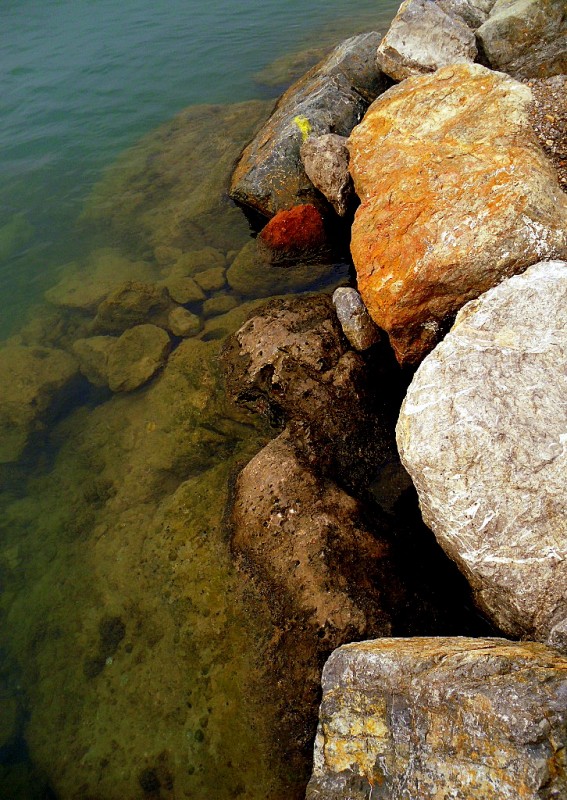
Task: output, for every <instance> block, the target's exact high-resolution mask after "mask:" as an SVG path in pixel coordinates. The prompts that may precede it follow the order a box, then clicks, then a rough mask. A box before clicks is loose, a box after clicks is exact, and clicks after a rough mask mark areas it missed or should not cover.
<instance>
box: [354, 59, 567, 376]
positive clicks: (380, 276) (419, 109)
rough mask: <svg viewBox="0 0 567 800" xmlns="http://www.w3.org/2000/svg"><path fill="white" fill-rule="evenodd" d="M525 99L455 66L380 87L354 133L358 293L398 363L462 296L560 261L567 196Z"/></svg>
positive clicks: (566, 234)
mask: <svg viewBox="0 0 567 800" xmlns="http://www.w3.org/2000/svg"><path fill="white" fill-rule="evenodd" d="M531 99H532V96H531V92H530V90H529V89H528V87H527V86H524V85H522V84H520V83H518V82H516V81H514V80H513V79H512V78H509V77H508V76H506V75H502V74H500V73H496V72H492V71H491V70H488V69H486V68H485V67H482V66H480V65H478V64H454V65H452V66H449V67H444V68H442V69H440V70H438V71H437V72H436V73H434V74H433V75H424V76H420V77H416V78H408V79H407V80H406V81H404V82H403V83H402V84H400V85H399V86H396V87H394V88H392V89H390V90H389V91H387V92H386V93H385V94H384V95H382V96H381V97H380V98H378V99H377V100H376V102H375V103H374V104H373V105H372V107H371V108H370V109H369V111H368V113H367V114H366V116H365V118H364V121H363V122H362V123H361V124H360V125H359V126H358V127H357V128H355V130H354V131H353V133H352V135H351V137H350V140H349V148H350V153H351V164H350V168H351V173H352V175H353V178H354V183H355V189H356V191H357V193H358V194H359V196H360V198H361V200H362V204H361V206H360V207H359V209H358V210H357V212H356V216H355V222H354V225H353V230H352V242H351V251H352V255H353V260H354V264H355V267H356V271H357V275H358V288H359V291H360V293H361V295H362V299H363V300H364V302H365V304H366V306H367V308H368V310H369V312H370V315H371V316H372V318H373V319H374V321H375V322H376V324H377V325H378V326H379V327H381V328H383V329H384V330H386V331H387V332H388V335H389V337H390V342H391V344H392V346H393V348H394V351H395V353H396V356H397V358H398V360H399V361H400V363H402V364H405V363H417V362H419V360H420V359H421V358H422V357H423V355H424V354H425V353H426V352H427V351H428V350H430V349H431V348H432V347H433V346H434V345H435V344H436V342H437V341H438V340H439V337H440V335H441V333H442V331H443V328H444V326H446V325H447V321H448V320H450V319H451V316H452V315H453V314H454V313H455V312H456V311H457V310H458V309H459V308H460V307H461V306H462V305H464V303H466V302H467V301H468V300H471V299H473V298H474V297H477V296H478V295H479V294H481V293H482V292H484V291H486V290H487V289H489V288H490V287H491V286H493V285H494V284H496V283H498V282H499V281H500V280H502V279H503V278H505V277H507V276H509V275H511V274H512V273H515V272H521V271H522V270H524V269H525V268H526V267H528V266H529V265H530V264H534V263H536V262H537V261H540V260H541V259H543V258H562V257H564V256H565V255H566V254H567V198H566V197H565V195H564V193H563V192H562V191H561V189H560V187H559V184H558V182H557V176H556V173H555V171H554V169H553V167H552V166H551V165H550V163H549V162H548V160H547V159H546V157H545V155H544V153H543V152H542V151H541V149H540V147H539V145H538V144H537V141H536V139H535V137H534V133H533V130H532V128H531V125H530V118H529V107H530V103H531Z"/></svg>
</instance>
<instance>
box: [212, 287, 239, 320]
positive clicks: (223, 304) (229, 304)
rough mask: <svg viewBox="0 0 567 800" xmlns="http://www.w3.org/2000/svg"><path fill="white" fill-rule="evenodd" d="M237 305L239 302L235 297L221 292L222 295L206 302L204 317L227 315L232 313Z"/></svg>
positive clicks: (216, 295) (217, 295)
mask: <svg viewBox="0 0 567 800" xmlns="http://www.w3.org/2000/svg"><path fill="white" fill-rule="evenodd" d="M237 305H238V301H237V299H236V297H234V295H231V294H226V293H225V292H221V293H220V294H215V296H214V297H209V299H208V300H205V302H204V303H203V316H204V317H216V316H218V315H219V314H226V312H227V311H230V310H231V309H233V308H235V306H237Z"/></svg>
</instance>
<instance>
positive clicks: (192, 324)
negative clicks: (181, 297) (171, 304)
mask: <svg viewBox="0 0 567 800" xmlns="http://www.w3.org/2000/svg"><path fill="white" fill-rule="evenodd" d="M167 328H168V330H169V331H171V333H172V334H173V335H174V336H194V335H195V334H196V333H198V332H199V331H200V330H201V320H200V318H199V317H198V316H197V314H192V313H191V312H190V311H187V309H186V308H181V306H178V307H177V308H174V309H173V311H170V312H169V316H168V318H167Z"/></svg>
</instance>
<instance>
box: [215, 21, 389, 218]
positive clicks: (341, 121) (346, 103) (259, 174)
mask: <svg viewBox="0 0 567 800" xmlns="http://www.w3.org/2000/svg"><path fill="white" fill-rule="evenodd" d="M379 40H380V36H379V34H378V33H375V32H371V33H365V34H360V35H359V36H354V37H352V38H351V39H347V40H346V41H345V42H343V43H342V44H341V45H339V47H337V48H336V49H335V50H333V52H332V53H331V54H330V56H329V57H328V58H326V59H325V60H324V61H322V62H321V63H320V64H318V65H317V66H316V67H314V68H313V69H312V70H310V72H308V73H307V75H305V76H304V77H303V78H302V79H301V80H300V81H298V82H297V83H295V84H294V85H293V86H292V87H290V88H289V89H288V90H287V92H285V93H284V94H283V96H282V97H281V98H280V100H279V101H278V103H277V105H276V108H275V110H274V112H273V114H272V115H271V117H270V118H269V120H268V121H267V122H266V124H265V125H264V126H263V127H262V128H261V130H260V131H259V133H258V134H257V135H256V137H255V138H254V139H253V140H252V142H251V143H250V144H249V145H248V146H247V147H246V148H245V149H244V151H243V153H242V155H241V157H240V160H239V162H238V164H237V166H236V169H235V171H234V174H233V177H232V183H231V189H230V194H231V197H232V198H233V199H234V200H236V201H237V202H239V203H243V204H244V205H248V206H251V207H252V208H254V209H256V210H257V211H259V212H260V213H262V214H264V215H265V216H268V217H271V216H273V215H274V214H275V213H276V212H277V211H280V210H283V209H286V208H291V207H292V206H295V205H298V204H299V203H302V202H304V203H321V196H320V195H319V193H318V192H317V190H316V189H315V187H314V186H313V184H312V183H311V181H310V180H309V179H308V177H307V175H306V174H305V169H304V168H303V164H302V161H301V157H300V147H301V144H302V142H304V141H305V140H306V139H307V137H308V136H309V135H310V134H313V135H321V134H326V133H337V134H339V135H342V136H348V134H349V133H350V132H351V130H352V128H353V127H354V126H355V125H356V123H357V122H359V121H360V119H361V118H362V115H363V114H364V112H365V110H366V108H367V106H368V103H369V102H370V101H371V100H373V99H374V98H375V97H376V96H377V95H378V94H380V92H381V91H383V90H384V88H385V85H386V84H385V78H384V76H383V74H382V73H381V71H380V70H379V69H378V68H377V67H376V65H375V52H376V48H377V46H378V43H379Z"/></svg>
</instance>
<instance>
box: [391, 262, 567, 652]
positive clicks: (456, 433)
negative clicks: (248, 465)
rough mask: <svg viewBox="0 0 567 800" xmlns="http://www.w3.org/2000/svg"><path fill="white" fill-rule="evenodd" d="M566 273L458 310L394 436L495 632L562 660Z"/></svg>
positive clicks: (424, 504) (566, 268)
mask: <svg viewBox="0 0 567 800" xmlns="http://www.w3.org/2000/svg"><path fill="white" fill-rule="evenodd" d="M566 392H567V263H566V262H557V261H555V262H544V263H541V264H537V265H535V266H533V267H531V268H530V269H528V270H527V271H526V272H525V273H524V274H523V275H519V276H515V277H512V278H510V279H509V280H507V281H504V282H502V283H501V284H500V285H499V286H497V287H495V288H494V289H491V290H490V291H489V292H487V293H486V294H484V295H483V296H482V297H480V298H478V299H477V300H476V301H473V302H471V303H469V304H468V305H466V306H465V307H464V308H463V309H462V310H461V311H460V312H459V314H458V315H457V319H456V321H455V325H454V326H453V328H452V330H451V332H450V333H449V334H448V335H447V337H446V338H445V339H444V341H443V342H441V344H440V345H439V346H438V347H437V348H436V349H435V350H434V351H433V353H431V354H430V356H429V357H428V358H426V359H425V360H424V362H423V364H422V365H421V366H420V368H419V370H418V371H417V372H416V374H415V377H414V379H413V381H412V383H411V385H410V387H409V390H408V393H407V396H406V399H405V401H404V403H403V405H402V409H401V412H400V417H399V421H398V426H397V439H398V448H399V451H400V455H401V458H402V461H403V463H404V465H405V467H406V469H407V470H408V472H409V473H410V475H411V477H412V480H413V482H414V484H415V486H416V488H417V491H418V494H419V498H420V505H421V509H422V513H423V518H424V520H425V522H426V524H427V525H428V526H429V527H430V528H431V529H432V530H433V532H434V533H435V535H436V537H437V539H438V541H439V543H440V544H441V546H442V547H443V548H444V549H445V551H446V552H447V554H448V555H449V556H450V557H451V558H452V559H453V560H454V561H456V563H457V565H458V566H459V567H460V569H461V570H462V571H463V573H464V574H465V576H466V577H467V578H468V580H469V582H470V583H471V585H472V588H473V591H474V594H475V598H476V600H477V602H478V604H479V605H480V606H481V607H482V609H483V610H484V611H485V612H486V613H487V614H489V616H490V617H491V618H492V619H493V620H494V621H495V622H496V624H497V625H498V626H499V627H500V628H501V629H502V630H504V631H505V632H506V633H508V634H510V635H513V636H518V635H523V636H529V637H530V638H535V639H538V640H540V641H546V642H548V643H549V644H552V645H554V646H557V647H560V648H562V649H564V650H565V652H567V599H566V594H565V587H566V586H567V514H566V503H565V475H566V470H567V459H566V454H567V449H566V447H565V438H566V435H565V431H566V430H567V428H566V423H567V418H566V415H565V403H564V400H565V396H566Z"/></svg>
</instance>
